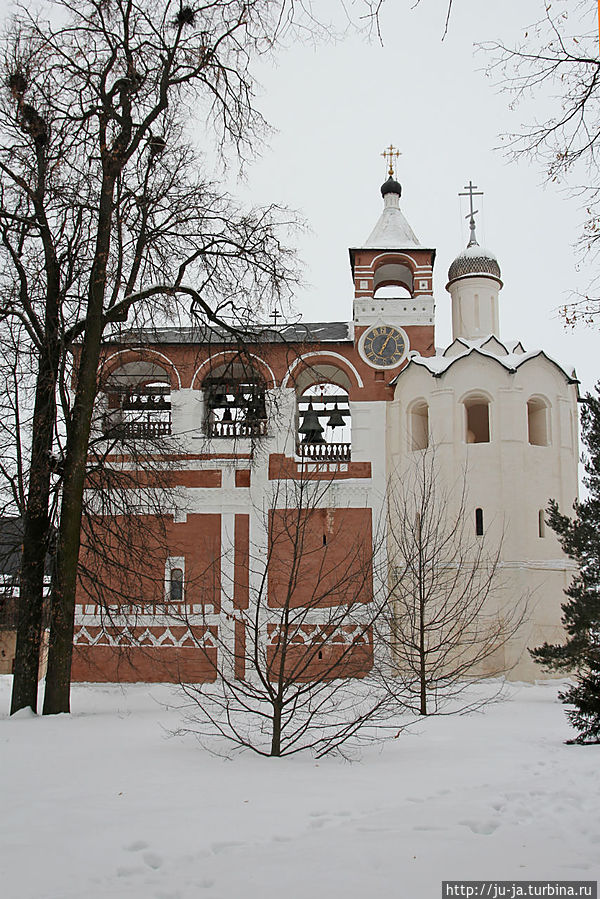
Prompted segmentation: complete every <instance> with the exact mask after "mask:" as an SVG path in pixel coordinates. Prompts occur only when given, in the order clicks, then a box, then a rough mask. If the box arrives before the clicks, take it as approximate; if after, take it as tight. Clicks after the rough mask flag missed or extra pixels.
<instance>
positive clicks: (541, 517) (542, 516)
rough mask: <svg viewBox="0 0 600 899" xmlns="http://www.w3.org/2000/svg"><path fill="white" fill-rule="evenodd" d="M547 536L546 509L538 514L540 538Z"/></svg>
mask: <svg viewBox="0 0 600 899" xmlns="http://www.w3.org/2000/svg"><path fill="white" fill-rule="evenodd" d="M545 536H546V513H545V511H544V509H540V511H539V512H538V537H545Z"/></svg>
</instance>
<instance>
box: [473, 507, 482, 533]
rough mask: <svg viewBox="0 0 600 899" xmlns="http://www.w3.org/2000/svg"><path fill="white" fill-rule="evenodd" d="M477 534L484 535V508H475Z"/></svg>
mask: <svg viewBox="0 0 600 899" xmlns="http://www.w3.org/2000/svg"><path fill="white" fill-rule="evenodd" d="M475 534H476V536H477V537H483V509H475Z"/></svg>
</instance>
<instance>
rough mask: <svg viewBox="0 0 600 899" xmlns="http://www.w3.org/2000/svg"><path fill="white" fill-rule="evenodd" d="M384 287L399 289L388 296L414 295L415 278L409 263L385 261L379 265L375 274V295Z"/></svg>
mask: <svg viewBox="0 0 600 899" xmlns="http://www.w3.org/2000/svg"><path fill="white" fill-rule="evenodd" d="M384 287H385V288H392V289H396V291H398V292H397V293H388V294H387V296H407V295H408V296H409V297H412V296H414V288H415V285H414V278H413V273H412V271H411V269H410V268H409V267H408V265H405V264H403V263H401V262H384V263H383V264H382V265H379V266H378V267H377V268H376V269H375V273H374V276H373V292H374V295H375V294H377V292H378V291H379V290H380V289H381V288H384ZM402 290H403V291H404V292H403V293H400V292H399V291H402ZM377 295H379V294H377Z"/></svg>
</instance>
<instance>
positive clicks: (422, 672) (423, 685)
mask: <svg viewBox="0 0 600 899" xmlns="http://www.w3.org/2000/svg"><path fill="white" fill-rule="evenodd" d="M417 528H418V534H417V539H418V541H419V684H420V694H421V695H420V700H421V704H420V708H419V714H420V715H426V714H427V666H426V655H425V584H424V578H425V566H424V564H423V539H422V521H421V516H420V515H419V518H418V522H417Z"/></svg>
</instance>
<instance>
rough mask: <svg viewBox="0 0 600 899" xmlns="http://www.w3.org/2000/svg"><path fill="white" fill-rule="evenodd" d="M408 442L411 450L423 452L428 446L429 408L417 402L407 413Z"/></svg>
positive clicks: (423, 401) (425, 404) (422, 402)
mask: <svg viewBox="0 0 600 899" xmlns="http://www.w3.org/2000/svg"><path fill="white" fill-rule="evenodd" d="M408 440H409V446H410V448H411V450H424V449H427V447H428V446H429V406H428V405H427V403H426V402H425V400H418V401H417V402H416V403H413V405H412V406H411V407H410V409H409V412H408Z"/></svg>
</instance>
